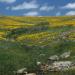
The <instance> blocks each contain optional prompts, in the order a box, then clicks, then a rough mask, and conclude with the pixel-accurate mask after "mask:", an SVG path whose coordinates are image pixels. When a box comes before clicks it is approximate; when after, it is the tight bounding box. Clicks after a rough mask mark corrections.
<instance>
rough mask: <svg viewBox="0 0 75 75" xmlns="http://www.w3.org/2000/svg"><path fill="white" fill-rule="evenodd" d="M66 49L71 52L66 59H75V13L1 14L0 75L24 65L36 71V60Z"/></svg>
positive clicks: (57, 53)
mask: <svg viewBox="0 0 75 75" xmlns="http://www.w3.org/2000/svg"><path fill="white" fill-rule="evenodd" d="M66 51H71V53H72V54H71V56H70V58H68V59H67V60H73V61H74V59H75V16H63V17H15V16H13V17H10V16H0V75H14V74H13V71H14V70H17V69H20V68H23V67H27V68H29V70H35V69H36V64H35V63H36V62H37V61H41V62H46V61H47V59H48V57H50V56H51V55H54V54H56V55H60V54H62V53H63V52H66ZM41 54H45V56H41ZM43 58H44V59H43Z"/></svg>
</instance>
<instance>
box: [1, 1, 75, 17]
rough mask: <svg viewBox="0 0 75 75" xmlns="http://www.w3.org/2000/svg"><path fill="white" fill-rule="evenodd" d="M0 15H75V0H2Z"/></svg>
mask: <svg viewBox="0 0 75 75" xmlns="http://www.w3.org/2000/svg"><path fill="white" fill-rule="evenodd" d="M0 15H6V16H64V15H67V16H68V15H75V0H0Z"/></svg>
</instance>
